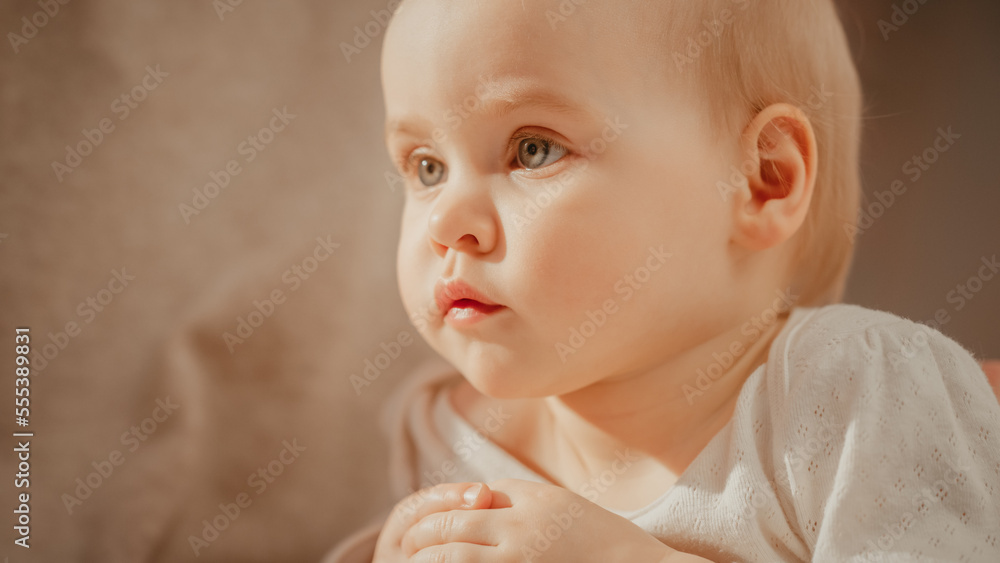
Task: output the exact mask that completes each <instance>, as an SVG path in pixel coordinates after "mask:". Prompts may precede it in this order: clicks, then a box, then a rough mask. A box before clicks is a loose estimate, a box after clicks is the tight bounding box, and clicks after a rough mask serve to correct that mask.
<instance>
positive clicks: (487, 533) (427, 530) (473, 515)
mask: <svg viewBox="0 0 1000 563" xmlns="http://www.w3.org/2000/svg"><path fill="white" fill-rule="evenodd" d="M491 518H495V511H492V510H452V511H449V512H437V513H434V514H428V515H427V516H424V517H423V518H422V519H421V520H420V521H419V522H417V523H416V524H414V525H413V526H411V527H410V529H409V530H407V531H406V533H405V534H404V535H403V542H402V551H403V555H405V556H406V557H411V556H413V554H415V553H416V552H418V551H420V550H421V549H426V548H428V547H431V546H435V545H444V544H446V543H468V544H474V545H485V546H497V545H500V539H501V538H499V537H497V532H496V521H495V520H491ZM491 524H493V525H491Z"/></svg>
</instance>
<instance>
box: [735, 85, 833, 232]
mask: <svg viewBox="0 0 1000 563" xmlns="http://www.w3.org/2000/svg"><path fill="white" fill-rule="evenodd" d="M741 148H742V154H743V155H744V157H745V159H746V161H745V162H744V163H743V164H742V166H738V167H737V168H738V169H740V170H742V171H743V173H747V171H750V173H749V175H747V176H746V180H747V182H746V184H745V185H744V187H743V189H741V190H738V191H737V193H736V197H735V198H733V200H732V201H733V202H734V207H733V213H734V223H733V225H734V233H733V240H734V241H735V242H737V243H738V244H740V245H742V246H744V247H746V248H748V249H750V250H764V249H766V248H771V247H772V246H775V245H777V244H780V243H782V242H784V241H786V240H788V239H789V238H791V236H792V235H793V234H795V232H796V231H797V230H798V229H799V227H800V226H801V225H802V223H803V222H804V221H805V218H806V213H807V212H808V210H809V202H810V201H811V200H812V195H813V190H814V188H815V184H816V158H817V154H816V137H815V135H814V133H813V129H812V125H811V124H810V123H809V118H807V117H806V115H805V114H804V113H803V112H802V110H800V109H799V108H797V107H795V106H792V105H789V104H774V105H771V106H768V107H766V108H764V109H763V110H762V111H761V112H760V113H758V114H757V115H756V116H755V117H754V118H753V119H752V120H751V121H750V123H749V124H748V125H747V127H746V129H744V131H743V136H742V147H741Z"/></svg>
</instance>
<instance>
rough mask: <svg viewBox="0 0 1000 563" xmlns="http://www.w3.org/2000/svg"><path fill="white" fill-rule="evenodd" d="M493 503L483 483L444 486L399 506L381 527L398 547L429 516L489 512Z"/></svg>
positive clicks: (432, 489)
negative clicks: (404, 537)
mask: <svg viewBox="0 0 1000 563" xmlns="http://www.w3.org/2000/svg"><path fill="white" fill-rule="evenodd" d="M491 500H492V495H491V492H490V488H489V487H487V486H486V485H485V484H483V483H441V484H440V485H435V486H434V487H431V488H429V489H421V490H419V491H417V492H415V493H413V494H411V495H410V496H408V497H406V498H405V499H403V500H402V501H400V502H399V504H397V505H396V508H395V509H393V511H392V513H391V514H390V515H389V519H388V520H387V521H386V523H385V525H384V526H383V527H382V535H384V536H386V537H389V538H395V541H396V545H399V543H398V542H399V541H400V540H401V539H402V537H403V534H404V533H405V532H406V530H408V529H409V528H410V526H412V525H414V524H416V523H417V522H419V521H420V519H421V518H423V517H424V516H427V515H428V514H434V513H435V512H447V511H449V510H457V509H477V508H489V507H490V502H491Z"/></svg>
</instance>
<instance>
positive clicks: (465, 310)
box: [445, 299, 506, 326]
mask: <svg viewBox="0 0 1000 563" xmlns="http://www.w3.org/2000/svg"><path fill="white" fill-rule="evenodd" d="M501 309H506V307H504V306H503V305H487V304H485V303H481V302H479V301H475V300H473V299H459V300H458V301H456V302H455V303H453V304H452V306H451V308H450V309H448V312H447V313H446V314H445V319H446V320H447V321H448V323H449V324H451V325H454V326H469V325H472V324H475V323H477V322H479V321H481V320H483V319H485V318H487V317H489V316H490V315H493V314H494V313H497V312H498V311H500V310H501Z"/></svg>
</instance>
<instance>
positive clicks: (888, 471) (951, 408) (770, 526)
mask: <svg viewBox="0 0 1000 563" xmlns="http://www.w3.org/2000/svg"><path fill="white" fill-rule="evenodd" d="M459 377H461V375H459V374H457V373H456V372H455V371H454V370H453V369H447V368H437V367H428V368H426V369H424V370H422V371H421V372H419V373H416V374H414V377H412V378H411V379H410V380H409V381H407V382H406V383H407V384H406V385H405V386H403V387H401V388H400V390H399V391H398V392H397V393H396V396H395V397H394V398H393V400H391V401H390V402H389V403H387V406H386V411H385V417H386V418H385V419H384V423H385V424H386V425H387V428H386V431H387V432H388V433H389V437H390V444H391V447H392V450H391V452H390V453H391V456H392V466H391V468H390V469H391V481H392V483H391V485H392V486H393V490H394V491H395V493H396V496H397V498H402V497H404V496H405V495H407V494H409V493H410V492H412V491H414V490H416V489H419V488H422V487H426V486H430V485H432V484H436V483H437V482H440V481H442V480H447V481H449V482H463V481H486V482H488V481H493V480H496V479H502V478H519V479H527V480H531V481H537V482H542V483H549V481H548V480H547V479H545V478H544V477H541V476H539V475H538V474H536V473H535V472H533V471H532V470H530V469H529V468H528V467H526V466H524V465H523V464H522V463H520V462H519V461H517V459H515V458H514V457H512V456H511V455H510V454H508V453H507V452H506V451H505V450H503V449H501V448H500V447H499V446H497V445H496V444H495V443H493V442H491V441H489V439H488V438H489V427H490V425H489V424H487V423H484V425H483V427H482V428H478V429H477V428H473V427H472V426H471V425H470V424H469V423H468V422H467V421H465V419H463V418H462V417H461V416H460V415H459V414H458V413H456V412H455V410H454V409H453V408H452V406H451V404H450V401H449V400H448V398H447V395H446V393H444V391H445V389H446V388H447V387H448V386H450V385H451V384H453V383H454V381H456V378H459ZM496 416H497V417H498V418H502V417H504V416H507V415H505V413H503V412H498V413H496ZM494 426H495V425H494ZM622 454H623V460H627V457H628V452H622ZM624 463H625V461H623V464H622V465H623V466H624ZM608 473H611V470H609V471H608ZM594 477H595V478H597V481H595V483H600V478H602V476H594ZM603 478H605V480H606V482H610V480H611V479H612V478H613V475H610V474H609V475H604V476H603ZM597 486H598V487H599V485H597ZM576 492H578V493H581V491H576ZM584 496H587V495H584ZM596 502H597V503H598V504H600V498H599V495H598V496H597V499H596ZM611 511H612V512H615V513H616V514H619V515H621V516H624V517H625V518H628V519H629V520H631V521H632V522H633V523H635V524H636V525H638V526H640V527H641V528H642V529H644V530H646V531H647V532H649V533H650V534H651V535H653V536H655V537H656V538H658V539H660V540H661V541H663V542H664V543H666V544H667V545H669V546H671V547H673V548H675V549H678V550H680V551H683V552H687V553H693V554H696V555H700V556H702V557H705V558H707V559H710V560H712V561H727V562H728V561H962V562H973V561H983V562H991V563H997V562H1000V403H998V402H997V399H996V397H995V396H994V394H993V391H992V389H991V388H990V386H989V383H988V382H987V379H986V376H985V375H984V374H983V372H982V370H981V369H980V367H979V366H978V364H977V363H976V361H975V359H974V358H973V357H972V355H970V354H969V352H967V351H966V350H965V349H963V348H962V347H961V346H960V345H959V344H957V343H956V342H954V341H953V340H951V339H949V338H947V337H945V336H944V335H942V334H941V333H939V332H937V331H934V330H932V329H930V328H928V327H926V326H923V325H920V324H917V323H913V322H910V321H908V320H905V319H902V318H900V317H897V316H894V315H891V314H889V313H884V312H879V311H873V310H870V309H865V308H862V307H857V306H852V305H831V306H827V307H821V308H797V309H793V310H792V312H791V313H790V316H789V319H788V322H787V323H786V325H785V326H784V327H783V328H782V330H781V332H780V333H779V334H778V336H777V337H776V338H775V340H774V342H773V343H772V345H771V347H770V350H769V355H768V360H767V363H766V364H762V365H761V366H759V367H758V368H757V369H756V370H755V371H754V372H753V373H752V374H751V375H750V377H749V378H748V379H747V381H746V383H745V384H744V386H743V388H742V389H741V391H740V395H739V397H738V401H737V405H736V409H735V412H734V414H733V417H732V419H731V420H730V421H729V423H728V424H727V425H726V426H725V427H724V428H723V429H722V430H721V431H719V433H718V434H716V435H715V437H713V438H712V440H711V441H710V442H709V444H708V445H707V446H706V447H705V449H704V450H702V451H701V453H699V455H698V456H697V457H696V458H695V460H694V461H693V462H692V463H691V464H690V466H689V467H688V468H687V470H685V471H684V473H683V474H681V476H680V477H679V479H678V481H677V482H676V483H675V485H674V486H672V487H671V488H670V489H669V490H668V491H667V492H666V493H664V494H663V495H662V496H661V497H660V498H658V499H656V500H655V501H653V502H652V503H651V504H649V505H648V506H646V507H645V508H642V509H640V510H635V511H627V512H626V511H618V510H611ZM379 529H380V526H379V523H377V522H376V523H375V524H374V525H373V526H370V527H369V528H367V529H365V530H361V531H360V532H358V533H357V534H355V535H354V536H352V537H351V538H349V539H348V540H347V541H345V542H343V543H342V545H341V546H340V549H339V551H337V552H335V553H334V554H331V556H330V559H328V560H327V561H328V562H332V561H337V562H346V561H370V560H371V553H372V549H373V546H374V541H375V538H376V537H377V534H378V531H379ZM609 541H613V538H609Z"/></svg>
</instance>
